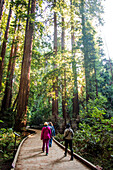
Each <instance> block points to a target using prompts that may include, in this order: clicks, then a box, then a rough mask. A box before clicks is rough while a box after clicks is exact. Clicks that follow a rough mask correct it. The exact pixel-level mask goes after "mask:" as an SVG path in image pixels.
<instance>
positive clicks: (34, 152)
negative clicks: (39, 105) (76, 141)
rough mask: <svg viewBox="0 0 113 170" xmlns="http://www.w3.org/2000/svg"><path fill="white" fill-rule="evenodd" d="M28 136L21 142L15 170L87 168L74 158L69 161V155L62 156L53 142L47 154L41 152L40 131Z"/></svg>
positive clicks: (77, 169)
mask: <svg viewBox="0 0 113 170" xmlns="http://www.w3.org/2000/svg"><path fill="white" fill-rule="evenodd" d="M36 132H37V133H36V134H35V135H32V136H30V137H29V138H28V139H27V140H25V142H24V143H23V145H22V147H21V149H20V152H19V155H18V159H17V163H16V167H15V170H42V169H46V170H75V169H76V170H88V169H89V168H87V167H86V166H85V165H84V164H82V163H81V162H79V161H78V160H76V159H75V158H74V160H73V161H70V157H71V156H70V155H69V154H68V155H67V157H64V150H63V149H61V148H60V147H59V146H58V145H57V144H55V143H54V142H53V144H52V147H50V148H49V154H48V156H46V153H43V152H42V141H41V140H40V136H41V131H39V130H37V131H36Z"/></svg>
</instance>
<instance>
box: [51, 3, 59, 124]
mask: <svg viewBox="0 0 113 170" xmlns="http://www.w3.org/2000/svg"><path fill="white" fill-rule="evenodd" d="M54 6H56V0H54ZM54 54H55V55H57V16H56V12H54ZM54 68H57V66H56V64H54ZM53 92H54V93H55V97H53V98H52V115H53V116H54V118H55V121H56V120H57V115H58V76H57V75H55V76H53Z"/></svg>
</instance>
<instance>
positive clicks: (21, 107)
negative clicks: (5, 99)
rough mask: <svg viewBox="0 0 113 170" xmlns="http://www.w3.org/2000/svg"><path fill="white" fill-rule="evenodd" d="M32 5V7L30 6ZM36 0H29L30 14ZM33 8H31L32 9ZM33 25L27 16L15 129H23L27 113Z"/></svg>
mask: <svg viewBox="0 0 113 170" xmlns="http://www.w3.org/2000/svg"><path fill="white" fill-rule="evenodd" d="M30 6H31V7H30ZM35 6H36V0H29V4H28V15H29V13H30V14H33V15H34V14H35ZM30 8H31V10H30ZM33 25H34V21H32V20H30V18H29V17H28V18H27V22H26V33H25V42H24V54H23V61H22V69H21V79H20V88H19V95H18V100H17V116H16V122H15V130H21V127H22V121H23V119H24V116H25V115H26V113H27V104H28V96H29V88H30V65H31V56H32V40H33Z"/></svg>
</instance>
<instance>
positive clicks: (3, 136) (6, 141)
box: [0, 128, 20, 160]
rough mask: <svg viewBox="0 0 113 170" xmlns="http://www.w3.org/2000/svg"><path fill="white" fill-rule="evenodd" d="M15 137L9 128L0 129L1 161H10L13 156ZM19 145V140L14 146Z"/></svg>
mask: <svg viewBox="0 0 113 170" xmlns="http://www.w3.org/2000/svg"><path fill="white" fill-rule="evenodd" d="M14 143H15V135H14V133H13V130H12V129H11V128H7V129H6V128H1V129H0V158H1V159H3V160H7V159H12V158H13V154H14ZM19 143H20V141H19V138H18V140H17V141H16V146H18V144H19Z"/></svg>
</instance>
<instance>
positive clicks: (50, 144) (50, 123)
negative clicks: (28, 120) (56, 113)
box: [49, 122, 55, 147]
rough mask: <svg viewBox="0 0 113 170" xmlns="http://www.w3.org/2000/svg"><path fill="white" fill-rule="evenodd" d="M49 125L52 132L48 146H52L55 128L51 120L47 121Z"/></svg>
mask: <svg viewBox="0 0 113 170" xmlns="http://www.w3.org/2000/svg"><path fill="white" fill-rule="evenodd" d="M49 127H50V129H51V133H52V136H51V138H50V140H49V147H52V141H53V136H55V128H54V126H53V123H52V122H49Z"/></svg>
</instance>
